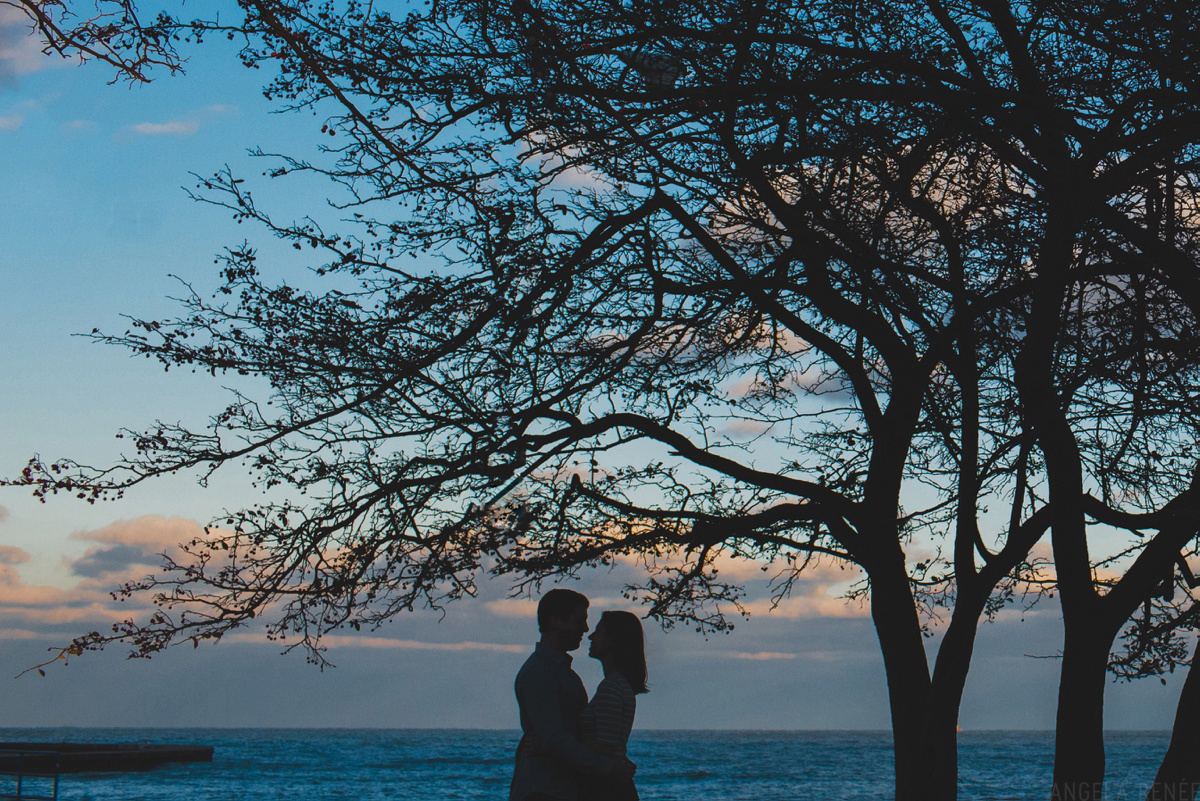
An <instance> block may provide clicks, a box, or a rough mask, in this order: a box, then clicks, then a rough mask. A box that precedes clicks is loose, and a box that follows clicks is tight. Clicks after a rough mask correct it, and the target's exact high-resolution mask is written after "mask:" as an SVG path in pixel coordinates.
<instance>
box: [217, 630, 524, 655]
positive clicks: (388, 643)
mask: <svg viewBox="0 0 1200 801" xmlns="http://www.w3.org/2000/svg"><path fill="white" fill-rule="evenodd" d="M225 639H228V640H233V641H234V642H264V638H263V637H262V636H261V635H254V634H233V635H230V636H229V637H226V638H225ZM321 643H322V644H323V645H328V646H330V647H336V648H398V649H402V650H411V651H500V652H503V653H509V654H519V653H525V652H526V651H528V650H529V646H528V645H508V644H505V643H495V642H475V641H473V640H466V641H463V642H421V641H419V640H400V639H396V638H394V637H373V636H368V635H363V636H357V635H353V634H333V635H329V636H326V637H322V638H321Z"/></svg>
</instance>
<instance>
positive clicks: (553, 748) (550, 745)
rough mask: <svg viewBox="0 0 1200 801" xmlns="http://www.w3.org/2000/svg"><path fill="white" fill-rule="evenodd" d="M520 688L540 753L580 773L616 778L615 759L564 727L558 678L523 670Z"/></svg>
mask: <svg viewBox="0 0 1200 801" xmlns="http://www.w3.org/2000/svg"><path fill="white" fill-rule="evenodd" d="M516 689H517V701H518V703H519V704H520V706H521V713H522V717H523V718H524V721H525V723H526V724H527V729H526V734H530V735H532V736H533V737H535V738H537V747H538V752H539V753H542V754H545V755H546V756H547V757H549V758H550V759H553V760H554V761H556V762H559V763H562V764H563V765H566V766H568V767H569V768H571V769H572V770H574V771H578V772H579V773H587V774H590V775H592V776H610V775H612V772H613V770H614V760H612V759H610V758H609V757H607V756H605V755H604V754H600V753H598V752H596V751H593V750H592V749H590V748H588V747H587V746H586V745H584V744H583V743H582V742H580V741H579V738H578V737H576V736H575V732H573V731H568V730H567V728H566V727H565V726H564V725H563V714H562V709H561V707H560V705H559V699H558V680H557V677H555V676H552V675H548V674H546V673H545V672H543V671H536V672H535V671H521V673H520V674H518V676H517V687H516Z"/></svg>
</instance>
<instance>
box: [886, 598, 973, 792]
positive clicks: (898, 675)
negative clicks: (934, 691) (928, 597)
mask: <svg viewBox="0 0 1200 801" xmlns="http://www.w3.org/2000/svg"><path fill="white" fill-rule="evenodd" d="M871 618H872V620H873V621H874V623H875V633H876V636H877V637H878V638H879V647H880V650H881V651H882V653H883V666H884V670H885V671H886V673H887V684H888V700H889V702H890V706H891V713H892V747H893V753H894V756H895V769H896V801H954V799H955V793H956V791H957V776H951V777H950V779H949V782H947V781H946V777H945V776H934V775H933V772H932V769H931V768H932V763H931V758H930V757H931V754H930V751H929V748H928V747H927V736H926V735H927V731H926V723H927V721H926V716H927V714H928V712H929V695H930V677H929V666H928V663H927V662H926V659H925V645H924V642H923V638H922V637H921V626H920V620H919V618H918V616H917V610H916V605H915V604H914V603H913V598H912V593H911V592H910V591H909V587H908V581H907V578H906V579H905V580H904V581H903V583H897V582H896V581H894V580H893V581H889V580H887V579H883V580H880V579H878V578H875V577H873V578H872V581H871Z"/></svg>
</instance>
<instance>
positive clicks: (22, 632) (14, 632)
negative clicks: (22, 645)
mask: <svg viewBox="0 0 1200 801" xmlns="http://www.w3.org/2000/svg"><path fill="white" fill-rule="evenodd" d="M44 636H45V635H43V634H39V633H38V632H36V631H30V630H29V629H0V640H38V639H41V638H42V637H44Z"/></svg>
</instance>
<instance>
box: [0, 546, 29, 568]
mask: <svg viewBox="0 0 1200 801" xmlns="http://www.w3.org/2000/svg"><path fill="white" fill-rule="evenodd" d="M32 558H33V557H32V556H30V555H29V551H26V550H25V549H24V548H18V547H17V546H15V545H0V565H19V564H23V563H24V562H28V561H29V560H30V559H32Z"/></svg>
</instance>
